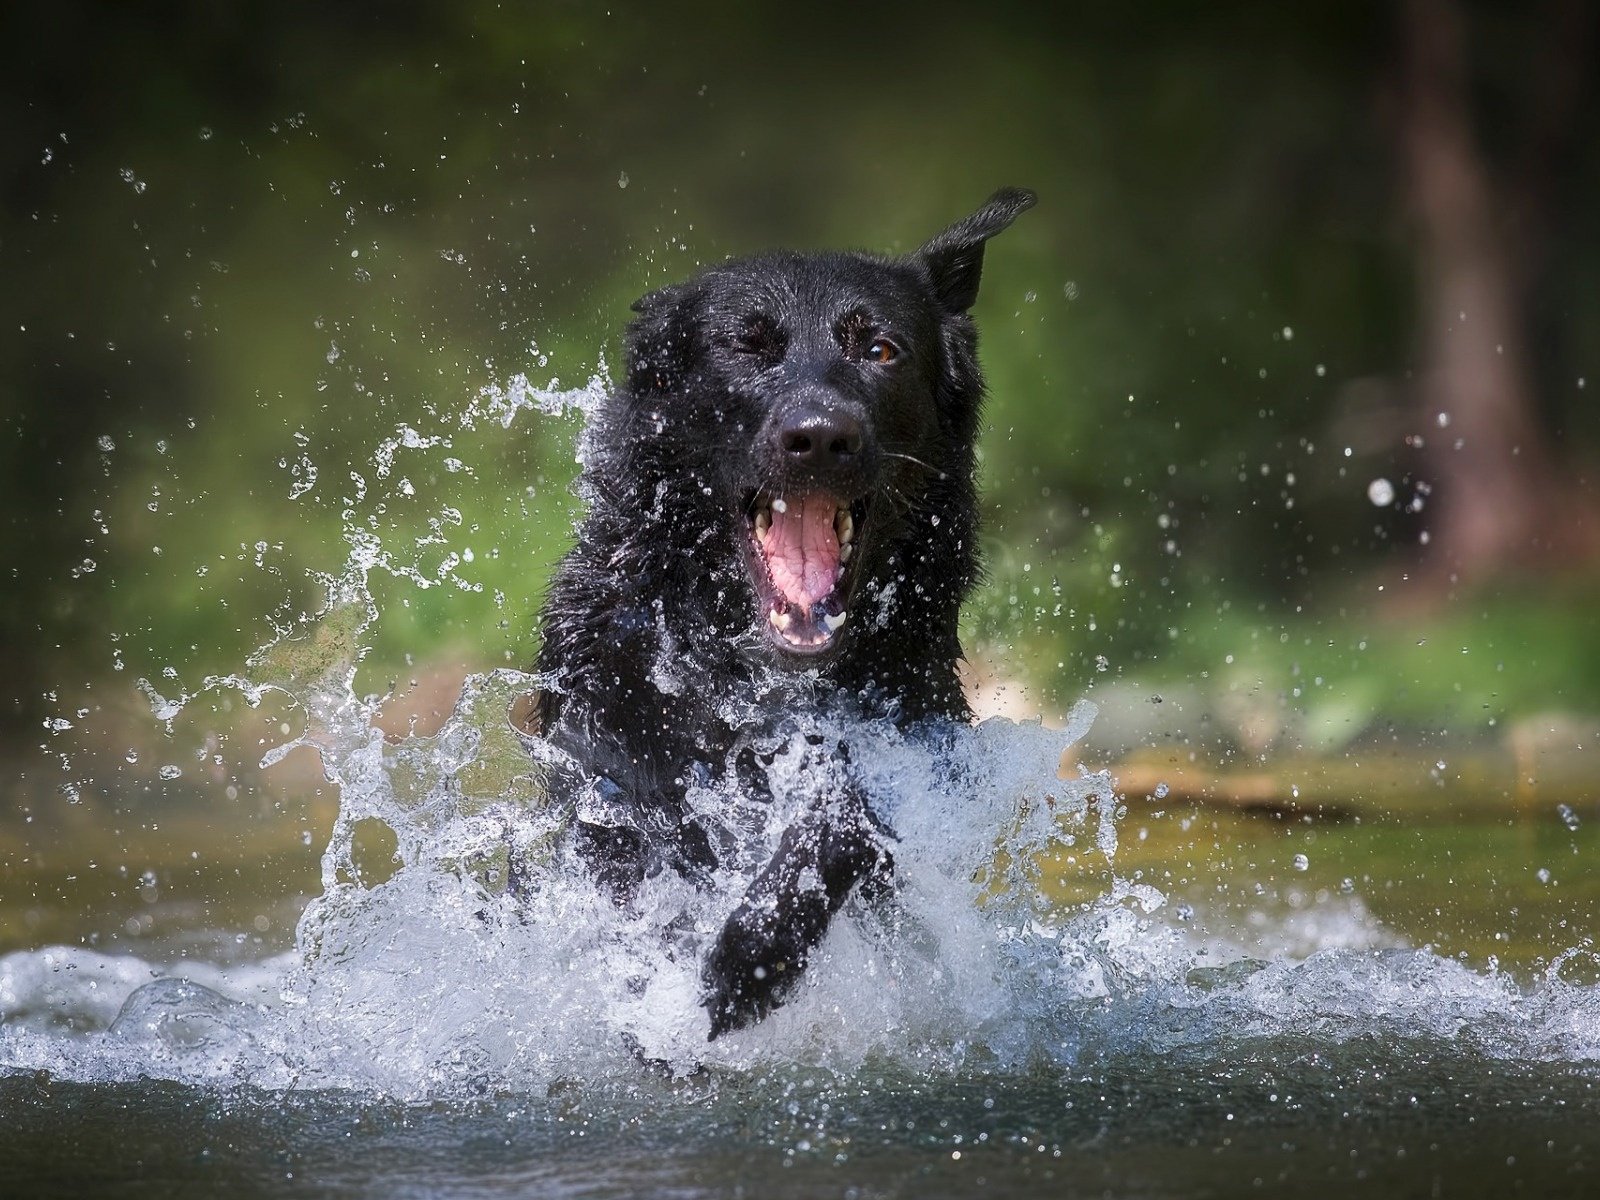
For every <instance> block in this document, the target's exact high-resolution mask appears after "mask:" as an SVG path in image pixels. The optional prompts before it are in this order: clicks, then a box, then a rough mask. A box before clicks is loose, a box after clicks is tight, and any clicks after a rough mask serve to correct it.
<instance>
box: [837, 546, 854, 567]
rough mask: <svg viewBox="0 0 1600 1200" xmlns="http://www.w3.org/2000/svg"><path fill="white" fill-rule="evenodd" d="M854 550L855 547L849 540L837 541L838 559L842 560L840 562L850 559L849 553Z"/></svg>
mask: <svg viewBox="0 0 1600 1200" xmlns="http://www.w3.org/2000/svg"><path fill="white" fill-rule="evenodd" d="M854 551H855V547H854V546H852V545H851V544H850V543H849V542H840V543H839V561H840V562H842V563H847V562H849V561H850V555H851V554H852V553H853V552H854Z"/></svg>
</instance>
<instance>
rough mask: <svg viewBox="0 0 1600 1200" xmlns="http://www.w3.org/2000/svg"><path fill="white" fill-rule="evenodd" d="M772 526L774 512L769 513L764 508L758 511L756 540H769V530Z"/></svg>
mask: <svg viewBox="0 0 1600 1200" xmlns="http://www.w3.org/2000/svg"><path fill="white" fill-rule="evenodd" d="M771 528H772V514H771V513H769V512H768V511H767V510H766V509H764V508H763V509H761V510H760V511H759V512H757V513H756V541H758V542H764V541H766V540H767V532H768V530H770V529H771Z"/></svg>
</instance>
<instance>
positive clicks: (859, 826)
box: [702, 800, 892, 1040]
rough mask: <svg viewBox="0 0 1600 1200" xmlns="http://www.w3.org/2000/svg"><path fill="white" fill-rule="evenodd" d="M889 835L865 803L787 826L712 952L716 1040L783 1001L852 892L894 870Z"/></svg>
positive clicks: (828, 809)
mask: <svg viewBox="0 0 1600 1200" xmlns="http://www.w3.org/2000/svg"><path fill="white" fill-rule="evenodd" d="M882 837H883V835H882V834H881V833H880V832H879V831H878V830H877V829H876V828H875V827H874V825H873V823H872V821H871V819H870V818H869V817H868V816H867V813H866V809H865V806H864V805H863V804H861V803H860V802H859V801H858V800H848V801H845V802H843V803H834V804H829V805H826V806H824V807H823V808H821V809H818V810H814V811H812V812H810V813H808V814H807V815H806V816H805V817H803V818H801V820H799V821H797V822H796V823H795V824H794V825H791V826H790V827H789V828H788V829H787V830H785V831H784V834H783V838H782V840H781V841H780V842H779V844H778V850H777V853H776V854H774V855H773V856H772V860H771V861H770V862H768V863H767V865H766V866H765V867H763V868H762V870H761V873H760V874H759V875H757V876H756V879H755V882H754V883H752V884H751V885H750V889H749V891H747V892H746V893H745V895H744V899H743V900H741V901H740V903H739V907H738V908H736V909H735V910H734V912H733V915H732V916H730V917H729V918H728V921H727V924H726V925H724V926H723V928H722V932H721V934H720V935H719V936H718V938H717V941H716V944H715V945H714V946H713V947H712V948H711V953H710V954H709V955H708V956H707V957H706V965H705V970H704V972H703V976H702V978H703V980H704V983H705V988H706V998H705V1004H706V1007H707V1008H708V1009H709V1010H710V1013H711V1034H710V1039H708V1040H714V1039H715V1038H717V1037H718V1036H720V1035H721V1034H724V1033H727V1032H728V1031H729V1030H730V1029H739V1028H742V1027H743V1026H746V1025H752V1024H754V1023H755V1022H756V1021H759V1020H760V1019H761V1018H762V1017H764V1016H766V1015H767V1013H769V1012H771V1011H772V1010H773V1009H774V1008H776V1007H777V1006H778V1005H779V1004H781V1003H782V1002H783V1000H784V997H786V996H787V995H788V994H789V993H790V992H791V991H793V990H794V987H795V985H796V984H798V983H799V982H800V975H801V972H803V971H804V970H805V967H806V963H807V961H808V959H809V958H810V955H811V952H812V951H813V950H815V949H816V948H817V946H818V944H820V943H821V941H822V937H823V934H825V933H826V932H827V930H828V922H829V921H830V920H831V919H832V917H833V914H834V913H836V912H838V911H839V908H840V906H841V905H842V904H843V903H844V902H845V898H846V897H847V896H848V895H849V894H850V889H851V888H853V887H854V886H855V885H856V884H857V883H858V882H861V881H862V880H864V879H868V878H869V877H877V876H882V875H885V874H887V872H888V871H889V870H891V869H892V863H891V860H890V857H889V854H888V851H887V850H886V849H885V848H884V846H883V844H882Z"/></svg>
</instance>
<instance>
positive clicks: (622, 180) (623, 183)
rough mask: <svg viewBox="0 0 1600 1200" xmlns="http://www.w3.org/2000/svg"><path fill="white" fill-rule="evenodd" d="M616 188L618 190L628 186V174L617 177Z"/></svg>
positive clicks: (623, 173)
mask: <svg viewBox="0 0 1600 1200" xmlns="http://www.w3.org/2000/svg"><path fill="white" fill-rule="evenodd" d="M617 186H618V187H619V188H625V187H627V186H628V173H627V172H626V171H624V172H622V174H620V175H618V176H617Z"/></svg>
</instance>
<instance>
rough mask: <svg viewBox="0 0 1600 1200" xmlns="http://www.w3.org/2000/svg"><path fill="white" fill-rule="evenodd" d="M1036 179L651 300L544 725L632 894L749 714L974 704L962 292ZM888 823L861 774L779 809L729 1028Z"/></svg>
mask: <svg viewBox="0 0 1600 1200" xmlns="http://www.w3.org/2000/svg"><path fill="white" fill-rule="evenodd" d="M1033 202H1034V197H1033V194H1032V193H1031V192H1027V191H1023V190H1020V189H1015V188H1008V189H1004V190H1002V191H1000V192H997V193H996V194H995V195H994V196H993V197H992V198H991V199H990V200H989V201H988V203H986V204H985V205H984V206H983V207H982V208H981V209H979V210H978V211H977V212H976V213H974V214H972V215H971V216H969V217H967V218H966V219H965V220H963V221H961V222H959V223H958V224H956V225H954V226H952V227H951V228H949V229H947V230H945V231H944V232H943V233H941V234H939V235H938V236H937V237H935V238H934V239H933V240H932V241H930V242H928V244H927V245H925V246H924V247H923V248H922V249H921V250H919V251H917V252H916V253H914V254H911V255H909V256H907V257H903V258H882V257H878V256H874V255H868V254H857V253H831V254H789V253H775V254H766V255H760V256H757V257H753V258H747V259H742V260H738V261H733V262H728V263H724V264H722V265H720V266H716V267H712V268H710V269H708V270H706V271H703V272H702V273H700V274H699V275H697V276H695V277H694V278H693V279H690V280H689V281H688V282H686V283H682V284H678V285H674V286H672V287H668V288H665V289H663V290H661V291H659V292H655V293H653V294H652V295H649V296H646V297H645V298H644V299H642V300H640V301H639V302H638V303H636V304H635V305H634V310H635V311H636V312H637V313H638V317H637V319H636V320H635V321H634V322H633V324H632V325H631V326H630V328H629V330H628V338H627V380H626V382H625V384H624V385H623V386H622V387H621V388H620V389H619V390H618V391H617V392H616V393H615V394H614V395H613V396H612V397H610V399H609V400H608V401H607V402H606V404H605V405H604V406H603V411H602V412H601V413H600V414H599V416H598V417H597V419H596V423H595V424H594V426H593V427H592V428H591V431H590V434H589V439H588V452H587V455H586V463H585V467H584V473H583V481H584V484H583V486H584V488H585V491H586V495H587V498H588V500H589V503H590V505H591V509H590V512H589V515H588V518H587V519H586V520H585V522H584V524H583V526H582V529H581V530H580V532H579V537H578V542H577V545H576V546H575V547H574V548H573V550H572V551H571V553H570V554H569V555H568V556H567V558H566V559H565V561H564V562H563V563H562V565H561V567H560V569H559V571H558V572H557V574H556V576H555V580H554V582H553V584H552V587H551V591H550V595H549V598H548V601H547V603H546V606H545V609H544V615H543V621H542V626H541V632H542V636H543V643H542V649H541V651H540V654H539V660H538V670H539V671H540V672H542V673H546V674H547V675H548V676H549V677H550V678H551V680H553V683H552V686H551V687H550V688H549V689H548V690H546V691H545V692H544V693H542V695H541V698H540V700H539V711H538V713H537V717H538V724H539V727H540V728H541V729H542V731H543V733H544V736H546V737H547V738H549V739H550V740H551V741H552V742H553V743H554V744H555V745H557V746H558V747H560V748H561V749H562V750H564V751H566V752H567V753H568V754H569V755H570V756H571V757H572V758H573V759H574V760H575V761H576V762H578V763H580V764H582V766H583V769H584V771H585V773H586V775H587V778H586V779H584V780H582V781H571V786H573V787H581V788H582V789H583V798H582V800H581V802H576V803H577V819H576V820H575V821H574V822H573V824H572V826H571V829H572V834H571V837H572V839H573V841H572V845H573V848H574V849H575V850H576V851H577V852H578V853H579V854H581V856H582V857H583V859H584V860H585V861H586V863H587V864H588V867H589V869H590V870H591V871H593V872H594V873H595V874H596V875H597V876H598V877H599V878H600V879H601V880H602V881H603V882H604V883H605V884H606V885H607V886H608V887H609V889H610V890H611V891H612V893H613V894H614V895H615V896H616V897H617V898H618V900H619V902H622V903H626V902H627V899H628V897H629V896H630V895H631V894H632V893H633V891H634V889H636V888H637V887H638V885H639V883H640V882H641V881H642V880H643V879H644V878H645V877H646V876H647V875H649V874H651V873H653V872H655V871H658V870H660V869H662V868H663V867H666V868H670V869H673V870H676V871H678V872H680V873H682V874H684V875H686V876H689V877H690V878H695V877H703V876H704V875H705V874H706V873H707V872H708V871H710V870H711V869H712V868H714V867H715V866H716V865H717V863H718V858H719V853H720V847H719V846H718V844H717V841H718V839H717V834H716V831H715V830H711V831H708V829H707V827H706V825H705V824H704V823H703V822H701V821H698V820H696V819H694V817H693V814H692V813H691V812H690V811H689V810H688V809H687V807H686V805H685V795H686V791H687V789H688V787H689V786H690V784H691V783H692V782H693V781H694V780H696V779H705V778H708V777H713V776H718V775H722V774H725V773H726V772H728V771H730V770H731V771H734V772H735V773H737V774H738V775H739V776H740V780H739V782H740V786H748V787H750V788H755V789H759V788H760V787H762V786H764V783H763V778H764V776H763V773H762V772H761V770H760V769H759V764H758V763H756V762H755V761H754V757H753V753H752V752H751V750H750V747H751V746H752V745H754V744H755V742H754V735H757V734H760V733H761V732H763V731H767V732H770V730H772V729H774V728H780V727H782V726H783V724H784V723H785V722H786V721H787V720H789V719H790V718H792V716H793V714H794V713H795V712H796V710H797V709H802V708H803V709H806V710H809V711H818V710H828V711H829V712H832V713H835V714H839V715H842V716H845V717H847V718H852V719H857V720H873V719H889V720H893V721H895V722H897V723H899V724H900V725H901V726H902V727H906V726H911V725H915V724H918V723H922V722H928V721H939V720H944V721H960V720H966V719H967V718H968V716H969V713H968V709H967V705H966V701H965V699H964V697H963V696H962V692H961V687H960V684H959V682H958V680H957V678H956V663H957V660H958V659H959V658H960V656H961V647H960V646H959V644H958V643H957V639H956V620H957V617H958V614H959V611H960V608H961V603H962V600H963V599H964V598H965V597H966V595H967V593H968V591H969V590H970V589H971V587H972V585H973V583H974V582H975V581H976V579H977V578H978V574H979V564H978V546H977V499H976V494H975V488H974V481H973V468H974V464H973V446H974V441H975V438H976V434H977V429H978V411H979V405H980V401H981V398H982V392H983V383H982V380H981V378H980V376H979V373H978V361H977V338H976V333H975V330H974V327H973V323H972V320H971V318H970V317H969V315H968V310H969V309H970V308H971V307H972V304H973V302H974V300H976V298H977V295H978V281H979V276H980V274H981V272H982V267H983V252H984V244H985V242H987V241H988V239H989V238H991V237H993V236H994V235H995V234H997V233H999V232H1000V231H1001V230H1003V229H1005V228H1006V226H1008V225H1010V224H1011V222H1012V221H1013V220H1014V219H1015V218H1016V217H1017V215H1018V214H1019V213H1021V212H1022V211H1023V210H1025V209H1027V208H1028V207H1029V206H1031V205H1032V204H1033ZM686 681H687V683H686ZM817 740H820V739H817ZM818 753H822V751H821V750H819V751H818ZM828 753H829V754H830V755H833V756H843V757H844V758H845V759H846V760H847V758H848V749H847V748H845V747H836V748H835V749H834V750H832V751H829V752H828ZM729 764H734V765H732V766H730V765H729ZM746 767H747V768H749V770H748V776H749V778H748V779H746V778H743V776H744V774H745V771H744V770H743V769H742V768H746ZM844 777H846V778H848V767H847V766H846V767H845V770H844ZM891 840H892V835H890V833H889V831H887V830H886V829H884V828H883V827H882V826H881V825H880V824H879V823H878V822H877V821H876V819H875V818H874V816H873V814H872V812H871V810H870V808H869V805H868V803H867V798H866V797H864V796H862V795H861V794H859V790H858V789H856V788H853V787H850V786H845V787H844V788H842V789H841V794H838V795H833V796H830V797H829V798H828V799H827V800H826V801H825V802H824V803H821V804H818V805H816V806H814V807H813V808H812V809H811V810H810V811H808V812H807V813H806V814H805V815H804V816H802V817H801V818H800V819H799V820H797V821H796V822H795V824H794V825H792V826H791V827H790V828H789V829H788V830H787V831H786V832H785V834H784V835H783V838H782V841H781V843H780V845H779V847H778V850H777V853H776V854H775V855H774V857H773V858H772V860H771V861H770V862H769V863H767V864H766V866H765V867H763V868H762V869H760V870H759V871H758V872H757V873H756V875H755V877H754V879H753V881H752V882H751V884H750V887H749V890H748V892H747V893H746V895H745V897H744V900H743V902H742V903H741V904H740V905H739V906H738V907H737V909H736V910H735V911H734V913H733V914H732V916H731V917H729V919H728V921H727V924H726V926H725V927H724V929H723V931H722V933H721V936H720V937H719V938H718V939H717V941H716V943H715V945H714V946H713V948H712V950H711V952H710V954H709V955H708V956H707V959H706V962H705V966H704V975H703V978H704V983H705V1002H706V1005H707V1007H708V1008H709V1010H710V1014H711V1036H712V1037H713V1038H714V1037H716V1036H717V1035H718V1034H720V1033H722V1032H725V1031H726V1030H729V1029H733V1028H737V1027H739V1026H742V1025H746V1024H749V1023H751V1022H753V1021H755V1020H758V1019H759V1018H760V1017H761V1016H763V1015H764V1014H765V1013H766V1012H768V1011H769V1010H770V1009H771V1008H772V1007H773V1006H774V1005H775V1004H777V1003H779V1002H780V1001H781V1000H782V999H783V997H784V996H785V995H786V994H787V993H788V991H789V990H790V989H791V988H792V987H793V986H794V984H795V983H796V982H797V981H798V979H799V976H800V972H801V971H802V970H803V969H804V967H805V964H806V960H807V957H808V956H809V955H810V953H811V952H812V951H813V950H814V949H815V948H816V946H817V945H818V943H819V942H820V941H821V940H822V937H823V934H824V933H825V932H826V930H827V925H828V922H829V920H830V919H831V917H832V916H833V914H834V913H835V912H836V911H837V910H838V909H839V907H840V905H841V904H842V903H843V902H844V900H845V898H846V897H847V896H848V895H849V893H850V892H851V890H852V889H853V888H855V887H856V886H857V885H858V884H863V885H869V884H871V883H872V882H874V881H881V880H882V879H884V878H885V877H886V875H887V873H888V872H889V870H890V869H891V862H890V858H889V842H890V841H891Z"/></svg>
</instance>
